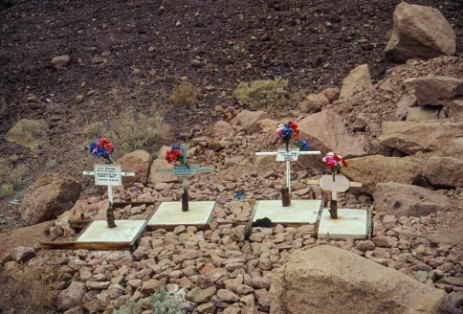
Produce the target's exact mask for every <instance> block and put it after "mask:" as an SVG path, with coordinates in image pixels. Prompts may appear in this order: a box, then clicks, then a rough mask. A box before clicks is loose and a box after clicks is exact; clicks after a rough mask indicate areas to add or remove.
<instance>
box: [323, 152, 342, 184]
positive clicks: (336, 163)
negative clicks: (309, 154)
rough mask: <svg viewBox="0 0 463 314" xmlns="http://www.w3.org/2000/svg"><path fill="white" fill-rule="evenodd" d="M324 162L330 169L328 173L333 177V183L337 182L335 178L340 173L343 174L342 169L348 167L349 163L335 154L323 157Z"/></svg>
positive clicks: (331, 153) (330, 153)
mask: <svg viewBox="0 0 463 314" xmlns="http://www.w3.org/2000/svg"><path fill="white" fill-rule="evenodd" d="M322 160H323V162H324V163H325V165H326V166H327V167H328V172H330V173H331V174H332V175H333V181H336V179H335V176H336V174H338V173H341V167H346V168H347V167H348V165H347V162H346V161H345V160H344V159H342V157H341V156H339V155H336V154H335V153H333V152H329V153H328V154H326V156H325V157H323V159H322Z"/></svg>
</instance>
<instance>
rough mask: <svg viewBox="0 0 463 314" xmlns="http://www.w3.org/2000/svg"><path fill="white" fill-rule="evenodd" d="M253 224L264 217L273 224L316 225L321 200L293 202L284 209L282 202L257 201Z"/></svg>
mask: <svg viewBox="0 0 463 314" xmlns="http://www.w3.org/2000/svg"><path fill="white" fill-rule="evenodd" d="M255 206H256V208H255V214H254V217H253V220H252V221H253V222H254V221H256V220H257V219H261V218H264V217H267V218H269V219H270V220H271V221H272V223H301V224H315V222H316V221H317V216H318V213H319V211H320V208H321V207H322V201H321V200H291V206H288V207H283V206H282V203H281V200H263V201H257V202H256V205H255Z"/></svg>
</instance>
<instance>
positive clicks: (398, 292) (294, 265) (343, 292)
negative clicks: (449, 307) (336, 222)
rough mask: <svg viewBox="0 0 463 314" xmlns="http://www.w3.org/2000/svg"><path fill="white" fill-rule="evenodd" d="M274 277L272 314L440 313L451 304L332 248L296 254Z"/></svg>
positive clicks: (393, 273)
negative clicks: (447, 304)
mask: <svg viewBox="0 0 463 314" xmlns="http://www.w3.org/2000/svg"><path fill="white" fill-rule="evenodd" d="M273 274H274V276H272V285H271V288H270V293H269V298H270V313H273V314H280V313H292V314H298V313H300V314H305V313H317V314H324V313H326V314H331V313H338V314H342V313H346V314H348V313H356V314H363V313H365V314H370V313H389V314H394V313H396V314H399V313H400V314H402V313H441V312H440V311H441V310H442V309H443V308H444V307H445V306H446V302H447V296H446V293H445V292H444V291H443V290H439V289H436V288H434V287H431V286H428V285H425V284H422V283H420V282H418V281H417V280H415V279H413V278H411V277H409V276H407V275H405V274H403V273H401V272H399V271H397V270H395V269H392V268H387V267H384V266H381V265H379V264H377V263H375V262H373V261H370V260H368V259H365V258H363V257H360V256H358V255H357V254H354V253H352V252H349V251H346V250H342V249H339V248H336V247H331V246H319V247H314V248H312V249H309V250H298V251H295V252H294V253H292V254H291V255H289V257H288V262H287V263H286V264H284V265H283V266H282V267H280V268H279V269H278V270H276V271H274V272H273Z"/></svg>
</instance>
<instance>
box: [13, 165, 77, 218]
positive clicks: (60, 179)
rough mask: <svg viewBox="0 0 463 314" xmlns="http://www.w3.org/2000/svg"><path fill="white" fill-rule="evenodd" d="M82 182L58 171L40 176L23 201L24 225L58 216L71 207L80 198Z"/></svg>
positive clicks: (22, 216) (22, 215) (22, 214)
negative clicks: (57, 172)
mask: <svg viewBox="0 0 463 314" xmlns="http://www.w3.org/2000/svg"><path fill="white" fill-rule="evenodd" d="M81 190H82V187H81V185H80V182H78V181H76V180H74V179H72V178H69V177H66V176H62V175H59V174H56V173H46V174H44V175H42V176H41V177H39V178H38V179H37V180H36V181H35V182H34V183H33V184H32V185H31V186H30V187H29V189H28V191H27V193H26V195H25V197H24V200H23V202H22V206H21V207H22V213H21V218H22V220H23V223H24V225H27V226H28V225H34V224H37V223H39V222H42V221H47V220H50V219H54V218H56V217H58V215H60V214H62V213H63V212H64V211H66V210H69V209H71V208H72V207H73V206H74V203H75V201H76V200H77V199H78V198H79V195H80V192H81Z"/></svg>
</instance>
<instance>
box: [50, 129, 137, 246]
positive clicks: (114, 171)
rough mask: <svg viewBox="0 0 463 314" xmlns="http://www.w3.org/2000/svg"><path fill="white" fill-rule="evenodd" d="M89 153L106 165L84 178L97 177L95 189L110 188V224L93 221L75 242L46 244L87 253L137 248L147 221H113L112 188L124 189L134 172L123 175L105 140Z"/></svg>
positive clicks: (108, 212)
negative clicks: (86, 251)
mask: <svg viewBox="0 0 463 314" xmlns="http://www.w3.org/2000/svg"><path fill="white" fill-rule="evenodd" d="M89 151H90V153H91V154H92V155H93V156H94V157H95V158H97V159H100V158H102V159H103V160H104V162H105V163H104V164H95V165H94V166H93V171H84V172H83V174H84V175H90V176H94V177H95V185H101V186H107V188H108V203H109V204H108V210H107V220H106V221H104V220H94V221H91V222H90V224H88V225H87V226H86V227H85V228H84V229H83V230H82V232H81V233H80V234H79V235H78V236H77V238H76V240H75V241H43V242H42V243H41V245H42V247H43V248H47V249H87V250H124V249H131V250H133V249H134V248H135V243H136V241H137V239H138V238H139V237H140V235H141V234H142V233H143V232H144V230H145V227H146V220H127V219H120V220H117V225H116V220H115V218H114V199H113V190H112V187H113V186H122V177H123V176H135V173H134V172H123V171H121V166H120V165H114V164H113V161H112V158H111V154H112V153H113V152H114V148H113V146H112V144H111V142H110V141H108V140H107V139H106V138H102V139H100V140H99V141H98V142H92V143H91V144H90V146H89Z"/></svg>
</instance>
